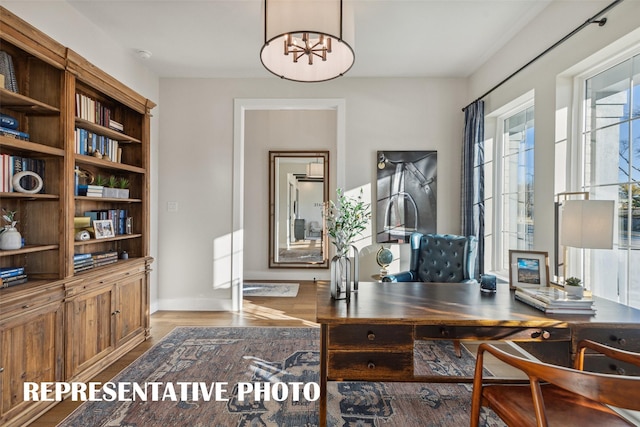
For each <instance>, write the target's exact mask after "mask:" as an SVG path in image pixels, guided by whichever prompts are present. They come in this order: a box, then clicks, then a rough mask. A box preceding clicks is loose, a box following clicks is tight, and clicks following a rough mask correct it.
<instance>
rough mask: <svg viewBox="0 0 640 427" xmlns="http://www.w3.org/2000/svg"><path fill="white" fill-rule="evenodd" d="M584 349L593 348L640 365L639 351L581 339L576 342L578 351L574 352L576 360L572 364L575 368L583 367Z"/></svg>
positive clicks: (601, 352) (608, 355) (581, 368)
mask: <svg viewBox="0 0 640 427" xmlns="http://www.w3.org/2000/svg"><path fill="white" fill-rule="evenodd" d="M586 349H590V350H594V351H596V352H598V353H600V354H603V355H605V356H607V357H610V358H612V359H616V360H620V361H622V362H627V363H631V364H632V365H636V366H638V367H640V353H634V352H631V351H626V350H620V349H618V348H614V347H610V346H608V345H605V344H600V343H597V342H595V341H591V340H582V341H580V342H579V343H578V353H577V354H576V360H575V361H574V364H573V366H574V368H575V369H579V370H583V369H584V354H585V350H586Z"/></svg>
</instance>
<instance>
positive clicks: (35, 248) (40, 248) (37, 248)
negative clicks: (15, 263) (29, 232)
mask: <svg viewBox="0 0 640 427" xmlns="http://www.w3.org/2000/svg"><path fill="white" fill-rule="evenodd" d="M59 248H60V246H59V245H25V246H24V247H22V248H20V249H14V250H10V251H0V257H8V256H13V255H22V254H31V253H35V252H44V251H55V250H58V249H59Z"/></svg>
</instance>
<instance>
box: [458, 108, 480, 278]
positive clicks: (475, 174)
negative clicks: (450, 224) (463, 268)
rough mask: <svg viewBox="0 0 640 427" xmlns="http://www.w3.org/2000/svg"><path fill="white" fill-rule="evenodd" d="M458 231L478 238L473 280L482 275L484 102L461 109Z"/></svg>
mask: <svg viewBox="0 0 640 427" xmlns="http://www.w3.org/2000/svg"><path fill="white" fill-rule="evenodd" d="M461 194H462V200H461V209H462V212H461V218H462V224H461V230H462V234H463V235H465V236H476V238H477V239H478V257H477V260H476V277H478V275H479V274H482V273H484V101H480V100H478V101H475V102H473V103H471V104H469V105H468V106H467V107H465V109H464V139H463V141H462V191H461Z"/></svg>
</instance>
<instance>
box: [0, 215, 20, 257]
mask: <svg viewBox="0 0 640 427" xmlns="http://www.w3.org/2000/svg"><path fill="white" fill-rule="evenodd" d="M17 214H18V212H17V211H9V210H6V209H2V220H3V221H4V222H5V226H4V227H3V228H2V234H0V249H2V250H4V251H7V250H13V249H20V248H21V247H22V235H21V234H20V232H19V231H18V230H17V229H16V224H17V223H18V220H17V219H16V215H17Z"/></svg>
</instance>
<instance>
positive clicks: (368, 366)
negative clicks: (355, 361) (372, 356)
mask: <svg viewBox="0 0 640 427" xmlns="http://www.w3.org/2000/svg"><path fill="white" fill-rule="evenodd" d="M367 368H369V369H375V368H376V364H375V363H373V362H367Z"/></svg>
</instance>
